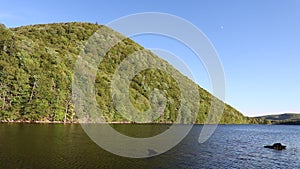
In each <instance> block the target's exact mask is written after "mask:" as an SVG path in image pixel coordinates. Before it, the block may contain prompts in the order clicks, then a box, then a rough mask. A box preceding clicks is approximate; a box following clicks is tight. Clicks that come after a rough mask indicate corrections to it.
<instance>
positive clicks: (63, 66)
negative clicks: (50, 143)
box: [0, 23, 264, 124]
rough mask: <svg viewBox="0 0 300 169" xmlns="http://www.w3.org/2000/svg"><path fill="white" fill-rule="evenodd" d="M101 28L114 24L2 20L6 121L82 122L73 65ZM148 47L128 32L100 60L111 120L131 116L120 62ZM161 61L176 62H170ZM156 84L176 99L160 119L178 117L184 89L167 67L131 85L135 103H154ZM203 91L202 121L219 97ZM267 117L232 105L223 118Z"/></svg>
mask: <svg viewBox="0 0 300 169" xmlns="http://www.w3.org/2000/svg"><path fill="white" fill-rule="evenodd" d="M99 28H105V29H107V30H108V29H109V28H106V27H104V26H102V25H97V24H91V23H59V24H43V25H31V26H22V27H18V28H11V29H7V28H5V26H4V25H0V35H1V36H0V93H1V98H0V121H50V122H51V121H62V122H76V121H77V115H76V112H75V111H74V104H73V102H72V86H71V84H72V80H73V69H74V65H75V62H76V59H77V57H78V55H79V53H80V51H81V50H82V49H83V47H84V44H85V43H86V41H87V40H88V38H89V37H90V36H91V35H93V33H94V32H96V31H97V30H98V29H99ZM142 49H143V47H142V46H140V45H138V44H137V43H135V42H133V41H132V40H130V39H128V38H126V39H125V40H123V41H122V42H120V43H118V44H117V45H116V46H114V47H113V48H112V50H110V51H109V52H108V53H107V57H105V58H106V59H104V61H103V62H102V63H101V64H100V65H99V71H98V74H97V77H96V85H95V87H96V90H97V91H96V95H97V96H96V98H97V101H98V104H99V107H100V108H101V109H102V110H103V111H104V114H105V115H104V116H105V117H104V118H105V119H106V120H107V121H108V122H130V121H129V120H128V119H125V118H124V117H122V116H121V115H120V114H119V113H118V112H117V111H116V108H115V107H114V104H113V102H112V98H111V97H112V96H111V91H110V89H109V87H110V85H111V78H112V75H113V73H114V72H115V70H116V68H117V66H118V64H119V63H121V61H122V60H124V58H126V56H127V55H129V54H131V53H133V52H135V51H139V50H142ZM155 57H156V56H155ZM157 58H158V57H157ZM158 59H159V58H158ZM161 62H162V63H163V64H164V65H167V67H171V65H169V64H168V63H167V62H165V61H162V60H161ZM183 79H185V80H183V83H191V81H190V80H189V79H187V78H183ZM144 86H148V87H147V88H145V87H144ZM154 88H159V89H161V90H164V91H166V92H165V95H166V97H167V98H169V99H170V100H172V102H171V103H169V104H167V105H166V109H165V112H164V114H163V116H161V117H160V118H158V119H155V122H174V120H175V119H176V118H177V117H178V116H179V115H180V113H181V112H178V106H179V105H180V91H179V88H178V85H176V83H175V82H174V79H172V78H169V76H168V75H167V74H164V73H163V72H160V71H153V70H149V71H145V72H143V74H142V75H137V76H136V77H135V78H134V79H133V81H132V83H131V85H130V99H131V101H132V103H133V104H134V106H135V107H136V108H138V109H139V110H144V111H145V110H147V109H149V107H150V101H149V99H150V94H151V90H153V89H154ZM199 92H200V95H201V99H200V100H199V103H200V108H199V110H196V111H198V116H197V120H196V122H197V123H204V122H205V120H206V118H207V117H208V112H209V107H210V103H211V99H212V98H214V97H213V96H212V95H211V94H210V93H208V92H207V91H206V90H204V89H202V88H201V87H200V86H199ZM263 121H264V120H261V119H256V118H249V117H245V116H243V115H242V114H241V113H240V112H239V111H237V110H236V109H234V108H232V107H231V106H229V105H226V107H225V110H224V113H223V116H222V119H221V123H224V124H228V123H233V124H241V123H242V124H247V123H262V122H263ZM183 123H184V121H183Z"/></svg>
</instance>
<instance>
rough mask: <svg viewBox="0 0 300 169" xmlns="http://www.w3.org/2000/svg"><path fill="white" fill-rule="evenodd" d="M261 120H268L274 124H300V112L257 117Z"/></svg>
mask: <svg viewBox="0 0 300 169" xmlns="http://www.w3.org/2000/svg"><path fill="white" fill-rule="evenodd" d="M256 118H257V119H260V120H268V121H270V122H271V123H272V124H300V114H296V113H285V114H278V115H267V116H259V117H256Z"/></svg>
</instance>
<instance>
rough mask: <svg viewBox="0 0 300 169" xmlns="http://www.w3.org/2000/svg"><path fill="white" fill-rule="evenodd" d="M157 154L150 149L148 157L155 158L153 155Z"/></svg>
mask: <svg viewBox="0 0 300 169" xmlns="http://www.w3.org/2000/svg"><path fill="white" fill-rule="evenodd" d="M156 154H157V152H156V151H155V150H152V149H148V155H149V156H153V155H156Z"/></svg>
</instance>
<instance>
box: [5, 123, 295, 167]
mask: <svg viewBox="0 0 300 169" xmlns="http://www.w3.org/2000/svg"><path fill="white" fill-rule="evenodd" d="M115 127H116V128H117V130H119V131H121V132H122V131H125V132H127V133H128V135H136V134H135V133H151V132H153V134H157V133H160V132H161V131H163V130H165V129H166V125H128V124H123V125H115ZM202 127H203V126H202V125H195V126H194V127H193V129H192V130H191V132H190V134H189V135H188V136H187V137H186V138H185V139H184V140H183V141H182V142H181V143H180V144H178V145H177V146H176V147H174V148H173V149H171V150H170V151H168V152H166V153H164V154H161V155H158V156H155V157H151V158H145V159H133V158H125V157H120V156H117V155H114V154H111V153H109V152H107V151H105V150H103V149H101V148H100V147H99V146H98V145H96V144H95V143H94V142H93V141H91V140H90V138H89V137H88V136H87V135H86V134H85V132H84V131H83V129H82V128H81V126H80V125H79V124H68V125H63V124H0V168H1V169H10V168H14V169H23V168H24V169H25V168H26V169H27V168H28V169H29V168H36V169H39V168H70V169H76V168H91V169H92V168H284V169H286V168H300V126H285V125H272V126H271V125H219V126H218V128H217V130H216V131H215V133H214V134H213V136H212V137H211V138H210V139H209V140H208V141H207V142H205V143H203V144H199V143H198V137H199V133H200V131H201V129H202ZM136 137H139V136H136ZM140 137H142V136H140ZM275 142H281V143H282V144H284V145H286V146H287V149H286V150H283V151H276V150H272V149H265V148H263V146H264V145H267V144H273V143H275Z"/></svg>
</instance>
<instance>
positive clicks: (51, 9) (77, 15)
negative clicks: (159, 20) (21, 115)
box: [0, 0, 300, 116]
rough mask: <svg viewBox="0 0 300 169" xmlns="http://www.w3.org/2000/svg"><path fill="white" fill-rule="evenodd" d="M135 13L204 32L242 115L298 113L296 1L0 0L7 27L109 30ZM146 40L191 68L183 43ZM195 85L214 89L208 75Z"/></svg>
mask: <svg viewBox="0 0 300 169" xmlns="http://www.w3.org/2000/svg"><path fill="white" fill-rule="evenodd" d="M137 12H165V13H170V14H173V15H177V16H179V17H182V18H184V19H186V20H188V21H189V22H191V23H193V24H194V25H196V26H197V27H198V28H199V29H200V30H202V31H203V32H204V33H205V34H206V36H207V37H208V38H209V39H210V41H211V42H212V44H213V45H214V46H215V48H216V50H217V52H218V54H219V57H220V59H221V61H222V64H223V67H224V72H225V76H226V102H227V103H229V104H231V105H232V106H233V107H235V108H237V109H238V110H240V111H241V112H243V113H244V114H245V115H248V116H254V115H264V114H274V113H275V114H276V113H282V112H300V1H299V0H206V1H202V0H189V1H179V0H148V1H146V0H139V1H137V0H136V1H134V0H127V1H126V0H107V1H101V0H85V1H79V0H78V1H76V0H74V1H63V0H51V1H41V0H28V1H19V0H10V1H1V5H0V22H2V23H4V24H5V25H6V26H7V27H17V26H21V25H29V24H37V23H52V22H68V21H84V22H93V23H95V22H98V23H99V24H106V23H108V22H110V21H112V20H114V19H117V18H119V17H122V16H124V15H128V14H133V13H137ZM149 39H151V40H153V39H155V37H150V38H149V37H148V40H147V37H146V38H144V39H143V38H139V37H136V38H135V40H137V41H138V42H140V43H141V44H142V45H143V46H145V47H149V48H150V47H151V48H152V47H155V48H162V49H164V48H167V50H170V51H171V52H173V53H175V54H176V55H178V56H180V57H181V58H182V59H183V60H185V62H187V63H188V62H189V61H188V56H186V55H187V54H188V52H187V53H185V52H183V51H184V49H182V50H181V51H180V50H179V49H181V48H180V46H179V45H180V44H176V43H173V44H172V45H169V48H168V47H167V46H166V45H165V43H164V42H165V41H164V40H158V41H157V42H155V43H151V41H149ZM170 46H171V47H173V46H174V48H176V49H174V48H173V50H174V51H173V50H172V49H171V48H170ZM188 66H190V67H191V69H193V71H194V70H198V71H199V74H201V75H202V74H203V72H205V70H204V69H203V68H201V65H200V66H199V65H198V66H199V67H200V68H198V67H197V66H195V65H192V64H191V65H188ZM193 73H195V72H193ZM197 73H198V72H197ZM197 82H198V83H199V84H200V85H201V86H204V88H206V89H208V90H210V84H209V80H207V77H205V76H203V79H197Z"/></svg>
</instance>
